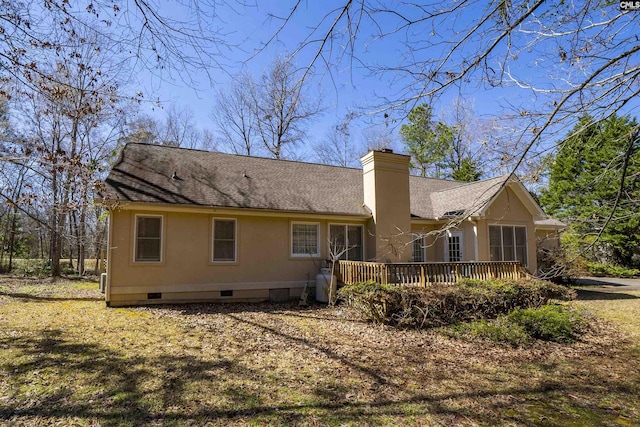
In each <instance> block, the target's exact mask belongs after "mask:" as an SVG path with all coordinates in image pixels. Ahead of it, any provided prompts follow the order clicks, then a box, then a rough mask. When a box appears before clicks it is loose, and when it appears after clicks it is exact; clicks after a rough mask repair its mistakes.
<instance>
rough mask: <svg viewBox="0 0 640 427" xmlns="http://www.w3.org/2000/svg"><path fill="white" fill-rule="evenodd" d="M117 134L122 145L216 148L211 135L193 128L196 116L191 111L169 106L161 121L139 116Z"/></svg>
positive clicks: (142, 115)
mask: <svg viewBox="0 0 640 427" xmlns="http://www.w3.org/2000/svg"><path fill="white" fill-rule="evenodd" d="M120 132H121V136H120V143H121V144H126V143H130V142H131V143H139V144H157V145H167V146H170V147H182V148H191V149H213V148H215V143H214V141H213V137H212V135H210V134H205V132H203V131H201V130H200V129H198V128H197V127H196V120H195V115H194V113H193V110H192V109H191V108H190V107H182V108H180V107H176V106H175V105H171V106H170V107H169V108H168V109H167V110H166V113H165V116H164V119H156V118H154V117H151V116H149V115H146V114H140V115H138V116H137V117H135V118H134V119H133V120H130V121H129V122H128V123H126V125H124V126H123V128H122V129H121V131H120ZM205 139H206V140H205Z"/></svg>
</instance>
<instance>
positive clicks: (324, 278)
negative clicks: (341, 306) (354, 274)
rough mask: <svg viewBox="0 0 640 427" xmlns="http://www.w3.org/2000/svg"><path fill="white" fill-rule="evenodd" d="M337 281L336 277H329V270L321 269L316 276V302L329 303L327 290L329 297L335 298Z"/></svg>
mask: <svg viewBox="0 0 640 427" xmlns="http://www.w3.org/2000/svg"><path fill="white" fill-rule="evenodd" d="M337 287H338V280H337V278H336V276H332V275H331V269H330V268H321V269H320V274H318V275H317V276H316V301H318V302H329V290H331V296H332V297H333V298H335V297H336V290H337Z"/></svg>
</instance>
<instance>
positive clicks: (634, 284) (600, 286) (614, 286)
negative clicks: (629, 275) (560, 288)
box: [576, 277, 640, 300]
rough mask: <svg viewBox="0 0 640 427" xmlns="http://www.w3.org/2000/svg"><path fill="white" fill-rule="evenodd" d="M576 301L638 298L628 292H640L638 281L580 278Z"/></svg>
mask: <svg viewBox="0 0 640 427" xmlns="http://www.w3.org/2000/svg"><path fill="white" fill-rule="evenodd" d="M576 291H578V299H590V300H593V299H627V298H633V299H635V298H639V297H638V296H636V295H634V294H630V293H629V292H630V291H636V292H635V293H636V294H637V291H640V279H619V278H615V277H581V278H579V279H578V280H577V283H576Z"/></svg>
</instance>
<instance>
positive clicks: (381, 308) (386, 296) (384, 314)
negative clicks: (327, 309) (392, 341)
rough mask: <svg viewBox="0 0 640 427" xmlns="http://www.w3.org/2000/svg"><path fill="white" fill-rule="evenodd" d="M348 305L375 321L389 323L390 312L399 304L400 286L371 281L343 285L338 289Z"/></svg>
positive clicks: (339, 295) (395, 309) (339, 294)
mask: <svg viewBox="0 0 640 427" xmlns="http://www.w3.org/2000/svg"><path fill="white" fill-rule="evenodd" d="M338 297H340V298H342V299H343V300H344V301H345V302H346V303H347V305H348V306H349V307H352V308H353V309H355V310H356V311H358V312H360V314H362V316H364V317H365V318H366V319H369V320H371V321H372V322H375V323H389V321H390V317H391V314H392V313H393V312H395V311H397V307H398V306H399V305H401V302H400V301H401V299H402V295H401V288H399V287H398V286H393V285H380V284H378V283H376V282H373V281H368V282H361V283H356V284H355V285H350V286H345V287H343V288H341V289H340V290H339V291H338Z"/></svg>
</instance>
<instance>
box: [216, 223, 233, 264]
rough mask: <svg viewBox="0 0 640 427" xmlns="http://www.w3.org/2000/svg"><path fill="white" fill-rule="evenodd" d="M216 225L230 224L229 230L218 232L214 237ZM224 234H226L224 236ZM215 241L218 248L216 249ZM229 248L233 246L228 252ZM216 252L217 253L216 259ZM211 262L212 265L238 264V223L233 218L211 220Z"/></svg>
mask: <svg viewBox="0 0 640 427" xmlns="http://www.w3.org/2000/svg"><path fill="white" fill-rule="evenodd" d="M216 223H219V225H222V224H225V223H226V224H229V223H232V224H233V227H232V229H231V234H229V233H228V232H229V231H230V230H220V232H221V234H222V235H220V236H216ZM225 233H226V234H225ZM216 241H217V242H218V247H217V248H216ZM229 246H233V247H232V248H231V250H229ZM216 252H218V254H217V257H216ZM211 262H212V263H214V264H229V263H236V262H238V221H237V220H236V219H235V218H213V219H212V220H211Z"/></svg>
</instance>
